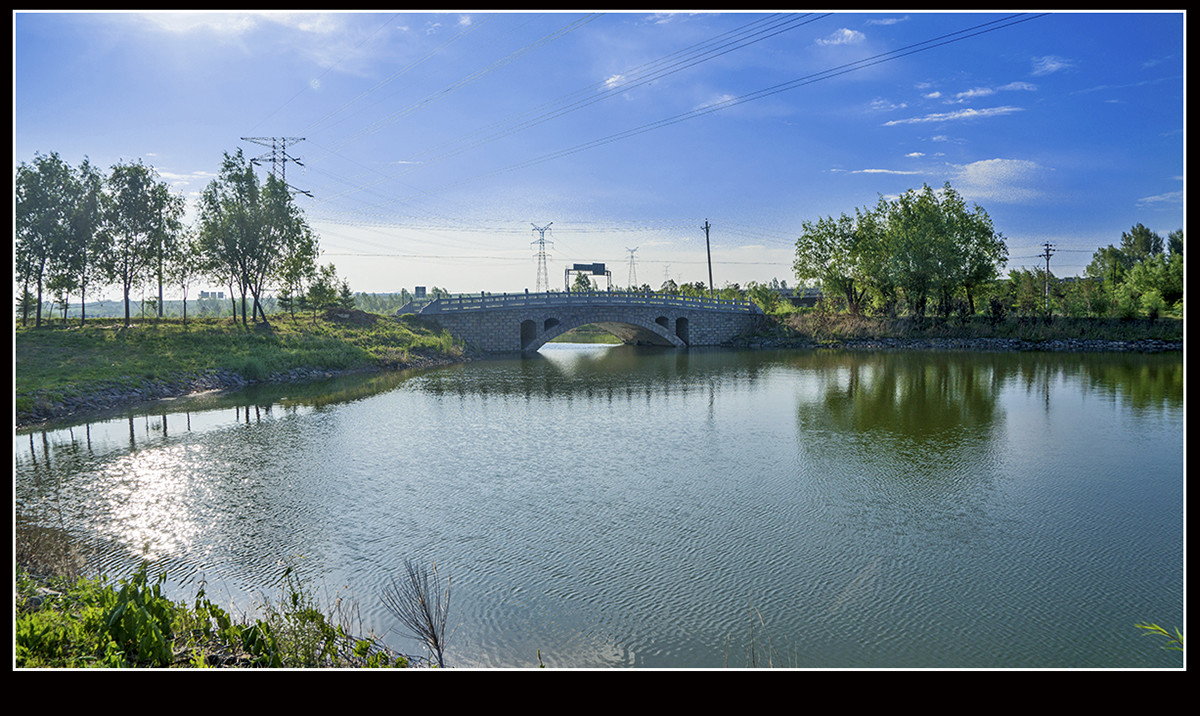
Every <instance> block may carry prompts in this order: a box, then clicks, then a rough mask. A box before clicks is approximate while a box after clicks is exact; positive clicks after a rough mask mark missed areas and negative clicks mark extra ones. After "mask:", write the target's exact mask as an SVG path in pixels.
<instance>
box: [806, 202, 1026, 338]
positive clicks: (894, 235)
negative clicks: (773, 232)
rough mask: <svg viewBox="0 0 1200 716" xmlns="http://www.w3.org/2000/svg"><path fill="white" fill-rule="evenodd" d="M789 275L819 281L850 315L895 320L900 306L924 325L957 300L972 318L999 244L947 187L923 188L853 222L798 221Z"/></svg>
mask: <svg viewBox="0 0 1200 716" xmlns="http://www.w3.org/2000/svg"><path fill="white" fill-rule="evenodd" d="M802 226H803V231H802V233H801V235H800V237H799V238H798V239H797V241H796V259H795V262H794V264H793V267H792V268H793V270H794V271H795V273H796V278H797V279H799V280H800V281H802V282H803V281H812V280H815V281H818V282H820V284H821V286H822V288H823V290H824V292H825V293H826V295H829V294H834V295H836V296H838V297H840V298H841V299H842V300H844V302H845V304H846V306H847V308H848V309H849V311H850V312H851V313H856V314H857V313H861V312H864V311H867V310H872V311H875V312H879V313H883V314H886V315H891V316H895V315H896V314H897V312H898V311H899V310H900V307H901V305H902V304H903V305H905V306H907V308H908V311H909V313H910V314H912V315H913V316H915V317H918V318H923V317H924V316H925V315H926V314H927V313H928V312H929V310H930V308H932V309H933V312H934V313H936V314H937V315H941V316H947V315H949V314H950V313H951V312H952V311H954V310H955V307H956V304H957V303H958V302H959V301H962V302H965V306H966V310H967V311H969V312H970V313H974V312H975V306H976V301H977V299H978V298H979V295H980V291H981V289H982V288H983V287H985V286H986V285H987V284H988V283H989V282H991V281H993V280H995V279H996V277H997V276H998V275H999V271H1000V270H1001V268H1002V267H1003V266H1004V264H1005V263H1006V262H1007V259H1008V248H1007V247H1006V245H1005V243H1004V237H1003V236H1002V235H1000V234H999V233H997V232H996V231H995V230H994V229H993V227H992V220H991V218H990V217H989V216H988V214H987V212H986V211H984V210H983V209H981V208H980V207H979V206H975V207H973V208H970V209H968V208H967V205H966V202H965V201H964V200H963V198H962V196H960V195H959V194H958V192H956V191H955V190H954V189H953V188H952V187H951V186H950V184H949V183H947V184H946V185H945V186H944V188H943V189H941V190H940V191H935V190H933V189H931V188H930V187H929V186H928V185H926V186H924V187H923V188H922V189H921V190H910V191H908V192H905V193H904V194H902V195H900V196H899V197H898V198H896V199H895V200H892V201H888V200H886V199H884V198H883V197H880V199H879V201H878V203H877V204H876V205H875V206H874V207H863V208H861V209H856V210H855V212H854V216H849V215H847V214H845V213H843V214H842V215H841V216H840V217H837V218H834V217H832V216H829V217H825V218H821V219H819V220H817V221H815V222H813V221H805V222H804V223H803V225H802Z"/></svg>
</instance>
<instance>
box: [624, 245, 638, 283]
mask: <svg viewBox="0 0 1200 716" xmlns="http://www.w3.org/2000/svg"><path fill="white" fill-rule="evenodd" d="M639 248H641V247H639V246H635V247H633V248H632V249H631V248H629V247H628V246H626V247H625V250H626V251H628V252H629V288H633V287H634V286H636V285H637V266H636V264H635V261H636V260H637V259H635V258H634V255H633V253H634V252H635V251H637V250H638V249H639Z"/></svg>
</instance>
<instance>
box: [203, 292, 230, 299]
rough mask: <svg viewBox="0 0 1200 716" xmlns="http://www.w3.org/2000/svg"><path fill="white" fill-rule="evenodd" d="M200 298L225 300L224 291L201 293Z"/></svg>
mask: <svg viewBox="0 0 1200 716" xmlns="http://www.w3.org/2000/svg"><path fill="white" fill-rule="evenodd" d="M200 298H202V299H204V298H225V292H224V291H201V292H200Z"/></svg>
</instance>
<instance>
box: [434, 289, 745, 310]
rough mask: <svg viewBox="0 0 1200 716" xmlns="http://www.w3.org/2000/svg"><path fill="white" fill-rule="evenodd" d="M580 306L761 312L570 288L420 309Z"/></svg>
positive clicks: (713, 302) (710, 301)
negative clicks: (569, 290) (569, 289)
mask: <svg viewBox="0 0 1200 716" xmlns="http://www.w3.org/2000/svg"><path fill="white" fill-rule="evenodd" d="M534 306H536V307H580V306H640V307H651V306H663V307H671V308H693V309H700V310H710V311H731V312H735V313H762V309H760V308H759V307H758V306H757V305H755V304H754V303H753V302H751V301H731V300H727V299H723V298H702V297H698V296H676V295H670V294H655V293H649V294H647V293H626V292H623V291H590V292H589V291H573V292H564V293H559V292H549V293H500V294H487V293H484V294H479V295H477V296H476V295H463V296H451V297H440V298H438V299H436V300H434V301H432V302H431V303H430V304H429V305H427V306H425V307H424V308H422V309H421V313H423V314H434V313H449V312H452V311H472V310H476V311H477V310H496V309H507V308H524V307H534Z"/></svg>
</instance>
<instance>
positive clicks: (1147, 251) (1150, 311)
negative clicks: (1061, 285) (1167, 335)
mask: <svg viewBox="0 0 1200 716" xmlns="http://www.w3.org/2000/svg"><path fill="white" fill-rule="evenodd" d="M1085 275H1086V276H1087V277H1088V278H1091V279H1093V281H1094V283H1099V284H1100V289H1099V290H1098V291H1097V293H1098V294H1099V301H1097V302H1096V303H1095V309H1094V311H1095V313H1096V314H1097V315H1105V314H1109V315H1117V316H1120V317H1126V318H1127V317H1130V316H1131V315H1133V314H1135V313H1137V312H1138V311H1139V309H1140V310H1141V312H1142V313H1145V314H1146V315H1148V316H1150V317H1151V318H1153V317H1155V316H1157V315H1158V314H1159V313H1161V312H1162V311H1163V310H1164V309H1166V308H1173V309H1177V310H1182V307H1183V229H1176V230H1175V231H1172V232H1171V233H1170V234H1168V235H1167V240H1166V242H1165V243H1164V241H1163V238H1162V237H1161V236H1159V235H1158V234H1156V233H1154V232H1153V231H1151V230H1150V229H1148V228H1146V227H1145V226H1143V225H1142V224H1137V225H1135V226H1134V227H1133V228H1132V229H1130V230H1129V231H1128V232H1123V233H1122V234H1121V245H1120V246H1113V245H1112V244H1109V245H1108V246H1106V247H1104V248H1102V249H1098V250H1097V251H1096V253H1095V254H1093V255H1092V262H1091V263H1090V264H1088V267H1087V269H1085Z"/></svg>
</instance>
